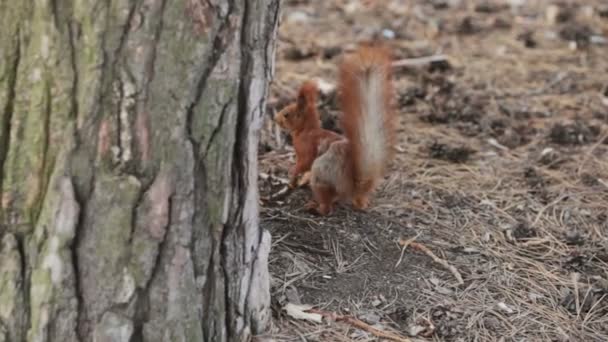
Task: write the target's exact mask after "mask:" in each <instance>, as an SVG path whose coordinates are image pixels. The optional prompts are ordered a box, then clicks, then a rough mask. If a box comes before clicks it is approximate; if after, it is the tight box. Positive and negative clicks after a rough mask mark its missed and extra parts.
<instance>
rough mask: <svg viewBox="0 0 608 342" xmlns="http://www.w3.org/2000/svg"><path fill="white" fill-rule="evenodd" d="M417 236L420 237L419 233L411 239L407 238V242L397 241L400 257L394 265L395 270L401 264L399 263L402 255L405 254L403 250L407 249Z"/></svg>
mask: <svg viewBox="0 0 608 342" xmlns="http://www.w3.org/2000/svg"><path fill="white" fill-rule="evenodd" d="M419 236H420V233H418V234H416V236H414V237H413V238H409V239H407V240H403V239H400V240H399V246H402V247H401V255H400V256H399V260H397V263H396V264H395V268H397V267H398V266H399V264H401V261H402V260H403V254H405V249H406V248H407V246H409V245H410V244H411V243H412V242H414V241H416V239H417V238H418V237H419Z"/></svg>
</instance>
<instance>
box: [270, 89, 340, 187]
mask: <svg viewBox="0 0 608 342" xmlns="http://www.w3.org/2000/svg"><path fill="white" fill-rule="evenodd" d="M317 92H318V89H317V84H316V83H315V82H314V81H307V82H305V83H304V84H303V85H302V86H301V87H300V90H299V92H298V96H297V100H296V102H295V103H291V104H289V105H287V106H286V107H285V108H283V109H282V110H281V111H279V112H278V113H277V114H276V116H275V121H276V122H277V124H278V125H279V126H280V127H281V128H283V129H284V130H286V131H288V132H289V133H290V135H291V140H292V142H293V146H294V149H295V151H296V164H295V165H294V166H293V167H292V169H291V170H290V172H289V184H290V186H292V187H294V186H295V185H296V182H297V179H298V176H299V175H301V174H304V173H305V172H307V171H310V167H311V166H312V163H313V162H314V161H315V159H316V158H317V156H318V155H319V154H320V153H321V152H324V151H322V149H323V146H329V144H331V143H332V142H334V141H336V140H339V139H341V138H342V136H340V135H339V134H337V133H334V132H332V131H329V130H326V129H323V128H321V119H320V117H319V112H318V111H317V106H316V102H317Z"/></svg>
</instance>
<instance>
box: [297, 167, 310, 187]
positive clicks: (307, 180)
mask: <svg viewBox="0 0 608 342" xmlns="http://www.w3.org/2000/svg"><path fill="white" fill-rule="evenodd" d="M308 183H310V171H309V172H306V173H304V175H303V176H302V178H300V181H298V186H299V187H300V186H304V185H306V184H308Z"/></svg>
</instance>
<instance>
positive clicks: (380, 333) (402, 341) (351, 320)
mask: <svg viewBox="0 0 608 342" xmlns="http://www.w3.org/2000/svg"><path fill="white" fill-rule="evenodd" d="M306 312H310V313H316V314H319V315H321V316H323V317H327V318H329V319H332V320H334V321H337V322H338V321H342V322H345V323H348V324H350V325H352V326H354V327H356V328H359V329H362V330H365V331H367V332H370V333H372V334H374V335H375V336H377V337H381V338H386V339H389V340H391V341H398V342H411V341H412V340H410V339H409V338H407V337H403V336H400V335H397V334H393V333H391V332H388V331H384V330H380V329H376V328H374V327H372V326H371V325H369V324H367V323H365V322H363V321H361V320H359V319H357V318H355V317H352V316H345V315H338V314H337V313H335V312H329V311H323V310H318V309H310V310H306Z"/></svg>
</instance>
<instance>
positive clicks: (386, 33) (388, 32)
mask: <svg viewBox="0 0 608 342" xmlns="http://www.w3.org/2000/svg"><path fill="white" fill-rule="evenodd" d="M382 36H383V37H384V38H386V39H395V36H396V34H395V31H393V30H390V29H384V30H382Z"/></svg>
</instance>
